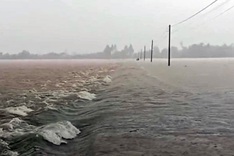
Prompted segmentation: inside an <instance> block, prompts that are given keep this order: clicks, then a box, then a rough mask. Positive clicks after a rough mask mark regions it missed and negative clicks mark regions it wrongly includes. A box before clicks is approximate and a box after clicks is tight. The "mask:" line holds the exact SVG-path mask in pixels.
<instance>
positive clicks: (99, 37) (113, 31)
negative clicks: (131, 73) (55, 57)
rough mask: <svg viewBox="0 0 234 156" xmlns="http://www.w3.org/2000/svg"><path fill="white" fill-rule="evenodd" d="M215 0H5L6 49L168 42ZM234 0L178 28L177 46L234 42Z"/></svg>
mask: <svg viewBox="0 0 234 156" xmlns="http://www.w3.org/2000/svg"><path fill="white" fill-rule="evenodd" d="M212 1H214V0H0V51H2V52H9V53H17V52H20V51H22V50H23V49H26V50H29V51H30V52H32V53H46V52H52V51H54V52H64V51H67V52H69V53H72V52H76V53H91V52H97V51H102V50H103V49H104V47H105V45H106V44H117V46H118V48H119V49H122V48H123V46H124V45H125V44H130V43H131V44H133V46H134V48H135V50H136V51H138V50H140V49H141V48H142V47H143V46H144V45H147V46H148V47H149V46H150V42H151V40H152V39H154V40H155V44H156V45H158V46H159V47H160V48H164V47H166V46H167V36H166V35H167V33H166V31H167V27H168V25H169V24H175V23H177V22H180V21H181V20H183V19H186V18H187V17H189V16H191V15H192V14H194V13H196V12H197V11H199V10H201V9H202V8H204V7H205V6H207V5H208V4H210V3H211V2H212ZM233 5H234V0H218V2H217V3H215V5H213V6H212V7H210V8H209V9H207V10H206V11H205V12H203V13H202V14H199V15H198V16H196V17H195V18H193V19H191V20H190V21H188V22H186V23H183V24H181V25H178V26H175V27H173V31H175V32H174V33H173V35H172V36H173V38H172V44H173V45H177V46H179V45H180V42H183V44H184V45H190V44H193V43H200V42H205V43H211V44H219V45H220V44H223V43H227V44H231V43H234V31H233V28H234V21H233V17H234V9H232V10H230V11H229V12H227V13H225V14H223V15H222V16H219V17H218V18H215V17H216V16H217V15H219V14H220V13H222V12H223V11H225V10H226V9H228V8H230V7H231V6H233Z"/></svg>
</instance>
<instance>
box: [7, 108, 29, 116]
mask: <svg viewBox="0 0 234 156" xmlns="http://www.w3.org/2000/svg"><path fill="white" fill-rule="evenodd" d="M5 110H6V111H7V112H8V113H11V114H16V115H20V116H27V115H28V113H30V112H33V110H32V109H30V108H28V107H26V106H19V107H8V108H6V109H5Z"/></svg>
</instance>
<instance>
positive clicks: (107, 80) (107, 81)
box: [103, 75, 112, 83]
mask: <svg viewBox="0 0 234 156" xmlns="http://www.w3.org/2000/svg"><path fill="white" fill-rule="evenodd" d="M103 81H104V82H106V83H111V82H112V80H111V76H110V75H107V76H106V77H105V78H104V79H103Z"/></svg>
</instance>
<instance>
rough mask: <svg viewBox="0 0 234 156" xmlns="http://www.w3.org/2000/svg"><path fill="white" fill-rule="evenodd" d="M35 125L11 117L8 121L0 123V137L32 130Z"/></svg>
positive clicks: (13, 135)
mask: <svg viewBox="0 0 234 156" xmlns="http://www.w3.org/2000/svg"><path fill="white" fill-rule="evenodd" d="M35 128H36V127H35V126H32V125H29V124H27V123H26V122H25V121H23V120H21V119H19V118H13V119H12V120H11V121H10V122H8V123H4V124H2V125H0V137H1V138H10V137H15V136H21V135H24V134H26V133H30V132H32V131H33V130H34V129H35Z"/></svg>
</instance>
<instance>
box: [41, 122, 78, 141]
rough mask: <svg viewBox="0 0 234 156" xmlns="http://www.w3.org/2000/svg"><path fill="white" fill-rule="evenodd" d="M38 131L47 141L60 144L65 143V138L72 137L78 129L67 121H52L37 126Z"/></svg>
mask: <svg viewBox="0 0 234 156" xmlns="http://www.w3.org/2000/svg"><path fill="white" fill-rule="evenodd" d="M38 133H39V134H40V135H41V136H42V137H43V138H44V139H45V140H47V141H49V142H51V143H53V144H55V145H61V144H62V143H67V142H66V141H65V139H73V138H75V137H76V136H77V135H78V134H79V133H80V130H79V129H77V128H76V127H75V126H73V125H72V124H71V123H70V122H69V121H62V122H57V123H52V124H49V125H46V126H43V127H41V128H39V130H38Z"/></svg>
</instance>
